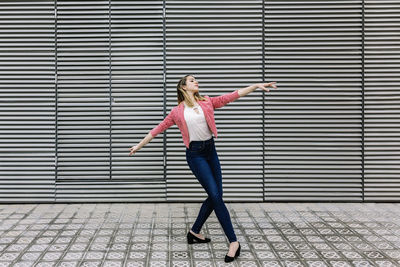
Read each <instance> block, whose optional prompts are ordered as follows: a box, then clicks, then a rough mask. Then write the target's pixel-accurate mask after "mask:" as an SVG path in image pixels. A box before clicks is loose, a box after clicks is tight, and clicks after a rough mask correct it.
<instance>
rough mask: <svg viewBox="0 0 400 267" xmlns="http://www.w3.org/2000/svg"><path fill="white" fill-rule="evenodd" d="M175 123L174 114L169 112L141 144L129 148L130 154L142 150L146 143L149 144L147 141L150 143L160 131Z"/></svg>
mask: <svg viewBox="0 0 400 267" xmlns="http://www.w3.org/2000/svg"><path fill="white" fill-rule="evenodd" d="M174 124H175V121H174V119H173V116H172V111H171V112H169V114H168V115H167V116H166V117H165V118H164V120H163V121H162V122H160V123H159V124H158V125H157V126H156V127H154V128H153V129H152V130H151V131H150V132H149V133H148V134H147V135H146V137H145V138H143V139H142V141H140V143H139V144H137V145H136V146H132V147H131V148H129V150H130V151H131V152H130V153H129V156H130V155H132V154H133V153H136V152H137V151H138V150H140V149H141V148H142V147H144V146H145V145H147V143H149V142H150V141H151V140H152V139H153V138H154V137H156V136H157V135H158V134H159V133H162V132H164V131H165V130H167V129H168V128H169V127H171V126H172V125H174Z"/></svg>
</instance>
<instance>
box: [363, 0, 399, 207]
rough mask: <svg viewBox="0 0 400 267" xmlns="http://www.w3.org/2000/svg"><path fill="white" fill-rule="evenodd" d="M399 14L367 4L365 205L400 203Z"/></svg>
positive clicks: (389, 6)
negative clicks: (380, 202)
mask: <svg viewBox="0 0 400 267" xmlns="http://www.w3.org/2000/svg"><path fill="white" fill-rule="evenodd" d="M399 10H400V2H399V1H383V0H380V1H370V0H366V1H365V46H364V49H365V124H364V125H365V142H364V149H365V151H364V154H365V158H364V174H365V180H364V182H365V184H364V185H365V193H364V194H365V201H373V202H379V201H399V200H400V58H399V55H400V47H399V43H400V31H399V25H400V24H399V22H400V15H399Z"/></svg>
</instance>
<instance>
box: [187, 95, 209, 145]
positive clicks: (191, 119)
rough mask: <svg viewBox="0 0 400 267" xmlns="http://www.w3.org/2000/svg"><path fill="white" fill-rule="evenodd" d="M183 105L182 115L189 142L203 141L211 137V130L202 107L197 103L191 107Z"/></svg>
mask: <svg viewBox="0 0 400 267" xmlns="http://www.w3.org/2000/svg"><path fill="white" fill-rule="evenodd" d="M184 105H185V110H184V116H185V120H186V125H187V127H188V131H189V138H190V139H189V142H191V141H205V140H208V139H210V138H211V137H212V132H211V130H210V128H209V127H208V124H207V121H206V118H205V117H204V113H203V109H202V108H201V106H200V105H199V104H197V103H196V104H195V106H194V107H193V108H190V107H189V106H187V105H186V103H185V102H184Z"/></svg>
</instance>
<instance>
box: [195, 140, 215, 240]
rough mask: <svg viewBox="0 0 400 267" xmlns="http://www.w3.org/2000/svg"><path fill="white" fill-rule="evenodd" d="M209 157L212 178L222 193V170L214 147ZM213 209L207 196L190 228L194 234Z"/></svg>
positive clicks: (198, 231)
mask: <svg viewBox="0 0 400 267" xmlns="http://www.w3.org/2000/svg"><path fill="white" fill-rule="evenodd" d="M210 156H211V157H210V158H209V159H208V163H209V165H210V167H211V171H212V173H213V176H214V180H215V182H216V183H217V186H218V191H219V194H220V195H221V197H222V195H223V192H222V172H221V165H220V162H219V159H218V155H217V152H216V151H215V147H214V148H213V149H212V151H211V155H210ZM213 210H214V206H213V204H212V201H211V199H210V197H207V198H206V199H205V200H204V202H203V204H202V205H201V208H200V211H199V215H198V216H197V219H196V221H195V222H194V224H193V226H192V228H191V230H192V231H193V232H195V233H196V234H198V233H200V230H201V228H202V227H203V225H204V223H205V222H206V220H207V219H208V217H209V216H210V214H211V213H212V211H213Z"/></svg>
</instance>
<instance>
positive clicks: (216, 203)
mask: <svg viewBox="0 0 400 267" xmlns="http://www.w3.org/2000/svg"><path fill="white" fill-rule="evenodd" d="M188 164H189V167H190V169H191V170H192V172H193V174H194V175H195V176H196V178H197V180H198V181H199V182H200V184H201V185H202V186H203V188H204V189H205V190H206V192H207V194H208V197H209V199H210V202H211V204H212V206H213V207H214V211H215V214H216V215H217V218H218V221H219V223H220V224H221V226H222V228H223V230H224V232H225V235H226V236H227V237H228V239H229V242H234V241H237V239H236V235H235V232H234V231H233V226H232V222H231V218H230V216H229V212H228V209H227V208H226V206H225V203H224V201H223V200H222V194H221V192H220V189H219V188H218V184H217V182H216V181H215V179H214V174H213V171H212V169H211V167H210V163H209V162H208V161H207V159H206V158H205V157H201V156H196V157H189V158H188ZM205 215H207V213H204V214H203V216H204V217H201V218H200V219H199V221H205V220H204V218H205ZM195 230H196V229H195Z"/></svg>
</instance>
